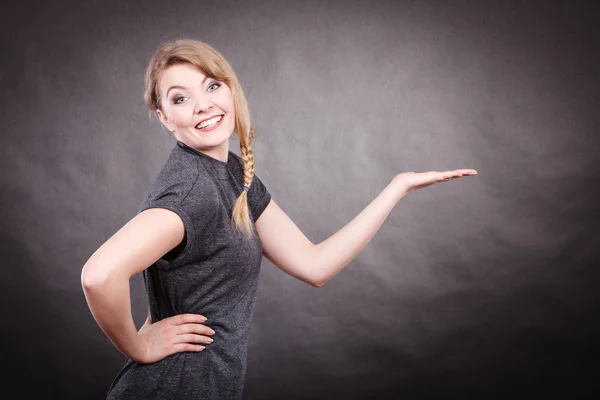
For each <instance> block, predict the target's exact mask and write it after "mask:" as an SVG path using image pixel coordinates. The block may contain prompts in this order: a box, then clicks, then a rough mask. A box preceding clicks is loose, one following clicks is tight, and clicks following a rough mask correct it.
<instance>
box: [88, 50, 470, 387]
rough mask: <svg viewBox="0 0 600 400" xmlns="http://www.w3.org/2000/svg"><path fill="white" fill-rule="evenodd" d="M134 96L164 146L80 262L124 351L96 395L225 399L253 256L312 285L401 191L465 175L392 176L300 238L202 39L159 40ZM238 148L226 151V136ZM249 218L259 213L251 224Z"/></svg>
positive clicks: (250, 294)
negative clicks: (134, 293)
mask: <svg viewBox="0 0 600 400" xmlns="http://www.w3.org/2000/svg"><path fill="white" fill-rule="evenodd" d="M145 85H146V92H145V100H146V104H147V105H148V107H149V108H150V110H151V113H153V112H155V113H156V115H157V116H158V118H159V119H160V121H161V122H162V124H163V125H164V126H165V127H166V128H167V129H169V130H170V131H171V132H173V136H174V138H175V139H176V144H175V146H174V148H173V150H172V151H171V153H170V155H169V157H168V159H167V161H166V163H165V165H164V166H163V168H162V170H161V171H160V173H159V175H158V177H157V179H156V181H155V182H154V183H153V185H152V186H151V188H150V190H149V192H148V195H147V196H146V198H145V199H144V201H143V202H142V204H141V206H140V208H139V210H138V213H137V215H136V216H135V217H134V218H133V219H132V220H131V221H129V222H128V223H127V224H125V226H123V227H122V228H121V229H120V230H119V231H118V232H117V233H115V234H114V235H113V236H112V237H111V238H110V239H108V240H107V241H106V243H104V244H103V245H102V246H101V247H100V248H99V249H98V250H97V251H96V252H95V253H94V254H93V255H92V256H91V257H90V259H89V260H88V262H87V263H86V264H85V266H84V268H83V272H82V285H83V288H84V292H85V296H86V299H87V302H88V305H89V307H90V310H91V312H92V314H93V316H94V318H95V319H96V321H97V322H98V324H99V326H100V327H101V328H102V330H103V331H104V333H105V334H106V335H107V336H108V337H109V338H110V340H111V341H112V342H113V344H114V345H115V346H116V347H117V348H118V349H119V350H120V351H121V352H122V353H123V354H124V355H125V356H126V357H127V360H126V363H125V365H124V367H123V369H122V370H121V371H120V372H119V374H118V375H117V377H116V378H115V379H114V381H113V382H112V385H111V386H110V389H109V393H108V398H109V399H150V398H169V399H171V398H177V399H200V398H202V399H239V398H241V397H242V392H243V386H244V376H245V372H246V361H247V342H248V334H249V328H250V323H251V317H252V311H253V307H254V302H255V298H256V289H257V284H258V275H259V271H260V265H261V260H262V256H263V254H264V255H265V256H266V257H267V258H268V259H269V260H270V261H271V262H272V263H273V264H274V265H276V266H277V267H279V268H281V269H282V270H283V271H284V272H286V273H288V274H290V275H291V276H294V277H296V278H298V279H300V280H302V281H304V282H306V283H308V284H310V285H312V286H315V287H320V286H322V285H323V284H324V283H326V282H327V281H328V280H330V279H331V278H332V277H333V276H334V275H336V274H337V273H338V272H339V271H340V270H342V269H343V268H344V267H345V266H346V265H348V264H349V263H350V262H351V261H352V260H353V259H354V258H355V257H356V255H358V253H359V252H360V251H361V250H362V249H363V248H364V247H365V246H366V244H367V243H368V242H369V241H370V239H371V238H372V237H373V235H374V234H375V232H377V230H378V229H379V227H380V226H381V225H382V223H383V221H384V220H385V218H386V217H387V215H388V214H389V213H390V211H391V210H392V209H393V207H394V205H395V204H396V203H397V202H398V201H399V200H400V199H401V198H402V197H403V196H405V195H406V194H408V193H409V192H411V191H413V190H416V189H419V188H422V187H426V186H429V185H432V184H434V183H437V182H443V181H447V180H451V179H455V178H458V177H461V176H468V175H474V174H476V173H477V172H476V171H475V170H472V169H461V170H455V171H446V172H437V171H430V172H424V173H413V172H408V173H401V174H398V175H397V176H396V177H394V179H393V180H392V182H391V183H390V184H389V185H388V186H387V187H386V188H385V189H384V190H383V191H382V192H381V193H380V194H379V195H378V196H377V197H376V198H375V199H374V200H373V201H372V202H371V203H370V204H369V205H368V206H367V207H366V208H365V209H364V210H363V211H362V212H361V213H360V214H359V215H358V216H357V217H356V218H355V219H353V220H352V221H351V222H350V223H349V224H348V225H346V226H345V227H344V228H342V229H341V230H340V231H339V232H337V233H336V234H334V235H333V236H331V237H330V238H328V239H327V240H325V241H323V242H322V243H319V244H314V243H312V242H311V241H310V240H308V239H307V238H306V237H305V236H304V234H303V233H302V232H301V231H300V230H299V229H298V227H297V226H296V225H295V224H294V222H293V221H292V220H291V219H290V218H289V217H288V216H287V215H286V214H285V213H284V212H283V211H282V210H281V209H280V208H279V207H278V206H277V204H276V203H275V201H273V200H272V199H271V195H270V193H269V191H268V190H267V188H266V187H265V185H263V183H262V182H261V181H260V179H259V178H258V177H257V176H256V175H255V174H254V160H253V155H252V140H253V137H254V130H253V129H252V128H250V116H249V111H248V106H247V103H246V99H245V96H244V92H243V91H242V87H241V85H240V83H239V81H238V79H237V77H236V75H235V73H234V71H233V69H232V68H231V66H230V65H229V64H228V63H227V61H226V60H225V58H224V57H223V56H222V55H221V54H220V53H219V52H217V51H216V50H215V49H214V48H212V47H211V46H209V45H208V44H205V43H202V42H198V41H194V40H187V39H186V40H176V41H171V42H167V43H165V44H163V45H162V46H161V47H160V48H159V49H158V50H157V51H156V53H155V54H154V55H153V57H152V59H151V61H150V64H149V66H148V69H147V71H146V80H145ZM234 131H235V132H236V133H237V136H238V138H239V141H240V154H241V157H240V156H237V155H236V154H235V153H233V152H231V151H230V150H229V139H230V137H231V135H232V134H233V132H234ZM259 217H260V218H259ZM139 272H142V273H143V277H144V282H145V284H146V291H147V294H148V299H149V316H148V318H147V319H146V321H145V323H144V325H143V326H142V327H141V328H140V330H139V331H136V327H135V324H134V322H133V318H132V315H131V304H130V298H129V279H130V278H131V277H132V276H133V275H135V274H137V273H139Z"/></svg>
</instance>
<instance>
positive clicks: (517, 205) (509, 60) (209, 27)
mask: <svg viewBox="0 0 600 400" xmlns="http://www.w3.org/2000/svg"><path fill="white" fill-rule="evenodd" d="M592 3H593V2H588V3H585V2H577V1H575V2H567V1H564V2H550V1H538V2H525V1H521V2H516V1H511V2H507V1H485V2H483V1H419V2H417V1H397V2H391V1H348V2H343V1H336V2H322V1H318V2H317V1H302V2H299V1H298V2H285V1H279V2H276V1H270V2H269V1H264V2H257V1H239V2H224V1H219V2H216V1H210V2H207V1H168V2H167V1H163V2H156V1H154V2H152V1H144V2H138V3H137V4H134V3H133V2H115V1H110V2H109V1H86V2H76V1H69V2H67V1H54V2H40V3H39V4H36V3H32V2H19V3H18V4H17V3H16V2H14V4H12V5H8V4H7V5H3V6H2V12H1V15H2V17H1V18H2V21H0V22H1V23H0V31H1V34H2V47H1V48H0V51H1V54H2V63H1V67H0V68H1V76H0V89H1V92H2V97H1V98H2V106H1V113H2V114H1V117H2V126H3V128H2V129H3V132H2V146H1V147H0V179H1V181H0V183H1V185H2V186H1V187H2V190H1V192H0V193H1V194H0V200H1V207H2V208H1V214H0V217H1V218H0V223H1V225H0V226H1V229H0V234H1V238H0V246H1V249H2V261H3V262H2V264H3V265H2V268H1V269H0V271H1V274H2V275H1V279H0V282H1V285H2V286H1V290H2V292H1V293H2V301H1V304H2V316H3V317H2V331H1V332H2V347H3V348H2V359H3V361H4V364H5V366H4V368H3V369H4V371H5V372H3V374H2V379H3V380H5V382H4V388H5V390H6V389H8V388H14V389H16V390H17V391H18V393H20V395H19V396H18V397H19V398H24V397H27V396H37V397H38V398H60V399H69V398H73V399H83V398H85V399H101V398H103V397H104V395H105V393H106V390H107V389H108V386H109V385H110V383H111V381H112V379H113V378H114V377H115V375H116V374H117V372H118V371H119V369H120V368H121V366H122V365H123V363H124V357H123V356H122V355H121V353H119V351H118V350H117V349H116V348H115V347H113V345H112V344H111V342H110V341H109V340H108V338H107V337H106V336H104V334H103V333H102V331H101V330H100V328H99V327H98V326H97V324H96V323H95V321H94V319H93V318H92V315H91V313H90V312H89V309H88V307H87V304H86V302H85V298H84V296H83V292H82V289H81V285H80V274H81V268H82V266H83V265H84V263H85V262H86V261H87V259H88V258H89V257H90V256H91V254H92V253H93V252H94V251H95V250H96V249H97V248H98V247H99V246H100V245H101V244H102V243H103V242H104V241H105V240H106V239H108V238H109V237H110V236H111V235H112V234H113V233H114V232H116V231H117V230H118V229H119V228H120V227H121V226H123V225H124V224H125V223H126V222H127V221H128V220H129V219H130V218H132V217H133V216H134V214H135V210H136V209H137V207H138V205H139V203H140V202H141V200H142V197H143V196H144V195H145V193H146V191H147V190H148V188H149V186H150V184H151V182H152V181H153V180H154V178H155V177H156V174H157V173H158V171H159V169H160V168H161V166H162V164H163V163H164V161H165V160H166V157H167V156H168V153H169V151H170V149H171V148H172V146H173V145H174V140H173V139H172V138H171V137H170V136H169V135H168V133H166V131H164V130H162V129H161V126H160V125H159V123H158V121H157V120H156V119H155V118H154V119H153V120H149V119H148V111H147V109H146V108H145V105H144V103H143V99H142V94H143V73H144V69H145V67H146V63H147V62H148V60H149V57H150V56H151V54H152V52H153V51H154V50H155V49H156V48H157V46H158V45H159V44H160V43H161V42H162V41H163V40H167V39H175V38H179V37H191V38H195V39H198V40H203V41H206V42H208V43H210V44H212V45H213V46H215V47H216V48H217V49H218V50H220V51H221V52H222V53H223V54H224V55H225V57H226V58H227V59H228V60H229V61H230V62H231V64H232V65H233V67H234V68H235V70H236V71H237V73H238V75H239V77H240V79H241V81H242V83H243V85H244V87H245V89H246V91H247V96H248V100H249V104H250V107H251V112H252V115H253V124H254V126H255V128H256V130H257V139H256V141H255V143H254V147H253V148H254V154H255V160H256V171H257V174H258V175H259V176H260V177H261V179H262V180H263V182H264V183H265V184H266V185H267V187H268V188H269V190H270V192H271V194H272V196H273V198H274V199H275V200H276V201H277V203H278V204H279V205H280V206H281V207H282V208H283V210H284V211H285V212H286V213H287V214H288V215H289V216H290V217H291V218H292V219H293V220H294V221H295V222H296V224H297V225H298V226H299V227H300V229H301V230H302V231H303V232H304V233H305V234H306V235H307V237H308V238H309V239H311V240H312V241H313V242H315V243H317V242H320V241H322V240H325V239H326V238H328V237H329V236H330V235H332V234H333V233H335V232H336V231H337V230H338V229H340V228H341V227H343V226H344V225H345V224H346V223H348V222H349V221H350V220H351V219H352V218H354V217H355V216H356V215H357V214H358V213H359V212H360V211H361V210H362V209H363V208H364V207H366V206H367V205H368V204H369V202H370V201H371V200H372V199H373V198H375V196H376V195H377V194H378V193H379V192H380V191H381V190H382V189H383V188H384V187H385V186H386V185H387V184H388V183H389V182H390V180H391V179H392V177H393V176H394V175H395V174H397V173H399V172H404V171H426V170H446V169H456V168H475V169H477V170H478V171H479V175H478V176H477V177H468V178H462V179H459V180H456V181H452V182H448V183H442V184H438V185H434V186H432V187H428V188H425V189H422V190H419V191H417V192H414V193H411V194H409V195H408V196H407V197H405V198H403V199H402V200H401V201H400V202H399V203H398V205H397V206H396V208H395V209H394V210H392V212H391V213H390V215H389V217H388V219H387V220H386V221H385V223H384V224H383V226H382V227H381V229H380V231H379V232H378V233H377V234H376V235H375V237H374V238H373V239H372V241H371V242H370V243H369V244H368V245H367V247H366V248H365V249H364V251H363V252H362V253H360V254H359V255H358V257H357V258H356V259H355V260H354V261H352V263H351V264H350V265H349V266H348V267H347V268H346V269H345V270H343V271H342V272H340V274H338V275H337V276H336V277H334V278H333V280H331V281H330V282H328V283H327V284H326V285H325V286H323V287H322V288H320V289H316V288H313V287H311V286H308V285H306V284H305V283H303V282H300V281H298V280H296V279H294V278H292V277H290V276H288V275H286V274H284V273H283V272H281V271H280V270H278V269H277V268H276V267H274V266H273V265H272V264H271V263H269V262H268V261H267V260H266V259H265V261H264V263H263V272H262V274H261V281H260V287H259V297H258V299H257V304H256V310H255V316H254V324H253V328H252V329H253V331H252V337H251V342H250V347H249V364H248V373H247V381H246V398H248V399H284V398H285V399H321V398H346V399H355V398H356V399H361V398H424V397H435V396H454V397H458V398H473V399H482V398H494V397H497V398H512V397H513V396H517V395H519V394H527V395H529V396H534V395H536V397H550V396H560V397H567V396H570V397H571V396H574V395H579V396H582V395H583V394H584V393H586V391H589V392H588V393H589V394H590V396H591V395H592V394H594V395H598V386H599V384H598V383H597V379H598V370H599V367H600V358H599V357H600V349H599V346H598V344H597V340H596V339H597V336H598V333H599V332H600V321H599V315H600V314H599V312H600V309H599V308H600V307H599V305H600V302H599V300H600V296H599V294H598V289H597V286H598V282H599V280H598V279H599V278H600V272H599V271H598V260H599V255H600V240H599V239H600V234H599V233H598V230H597V223H598V222H599V216H600V202H599V199H598V196H597V192H598V189H597V183H598V164H599V161H598V160H599V159H598V155H599V150H600V146H599V138H598V127H599V122H600V118H599V113H598V104H599V100H600V98H599V91H598V81H599V79H598V71H599V70H600V62H599V56H598V54H599V51H600V46H599V43H600V40H599V32H598V24H599V23H600V18H599V17H598V13H596V12H595V11H594V10H593V8H592ZM230 145H231V149H232V150H233V151H235V152H236V153H238V154H239V143H238V142H237V141H234V140H232V141H231V142H230ZM131 284H132V287H131V290H132V302H133V312H134V317H135V320H136V324H137V325H138V327H139V326H141V323H142V322H143V320H144V318H145V316H146V307H147V305H146V298H145V293H144V289H143V281H142V279H141V275H137V276H136V277H134V278H133V279H132V282H131ZM590 389H591V391H590Z"/></svg>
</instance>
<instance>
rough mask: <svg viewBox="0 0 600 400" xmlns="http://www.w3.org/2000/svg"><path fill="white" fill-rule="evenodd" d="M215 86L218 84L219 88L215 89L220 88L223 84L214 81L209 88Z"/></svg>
mask: <svg viewBox="0 0 600 400" xmlns="http://www.w3.org/2000/svg"><path fill="white" fill-rule="evenodd" d="M213 86H216V87H217V88H216V89H215V90H217V89H218V88H220V87H221V84H220V83H219V82H215V83H213V84H212V85H210V86H209V87H208V88H209V89H210V88H211V87H213ZM213 92H214V90H213Z"/></svg>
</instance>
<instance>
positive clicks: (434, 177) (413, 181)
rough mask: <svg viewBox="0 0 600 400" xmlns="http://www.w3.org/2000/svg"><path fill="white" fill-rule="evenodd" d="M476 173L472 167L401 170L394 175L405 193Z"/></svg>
mask: <svg viewBox="0 0 600 400" xmlns="http://www.w3.org/2000/svg"><path fill="white" fill-rule="evenodd" d="M471 175H477V171H476V170H474V169H455V170H453V171H427V172H402V173H400V174H398V175H396V176H395V177H394V180H396V181H398V184H399V185H402V186H403V187H404V190H405V193H407V194H408V193H410V192H412V191H414V190H417V189H421V188H424V187H427V186H430V185H433V184H434V183H438V182H447V181H450V180H452V179H456V178H460V177H462V176H471Z"/></svg>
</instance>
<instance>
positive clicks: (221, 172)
mask: <svg viewBox="0 0 600 400" xmlns="http://www.w3.org/2000/svg"><path fill="white" fill-rule="evenodd" d="M177 145H178V146H179V147H180V148H182V149H183V150H185V151H187V152H188V153H191V154H193V155H196V156H198V157H199V158H200V159H201V160H203V164H204V165H207V164H208V165H209V168H210V169H212V170H213V171H214V172H215V174H216V176H217V177H218V178H219V179H228V178H229V169H230V168H233V165H234V162H233V154H232V151H231V150H229V151H228V152H227V162H225V161H221V160H218V159H216V158H214V157H212V156H209V155H208V154H204V153H202V152H201V151H198V150H196V149H194V148H193V147H190V146H188V145H187V144H185V143H183V142H182V141H180V140H177Z"/></svg>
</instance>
